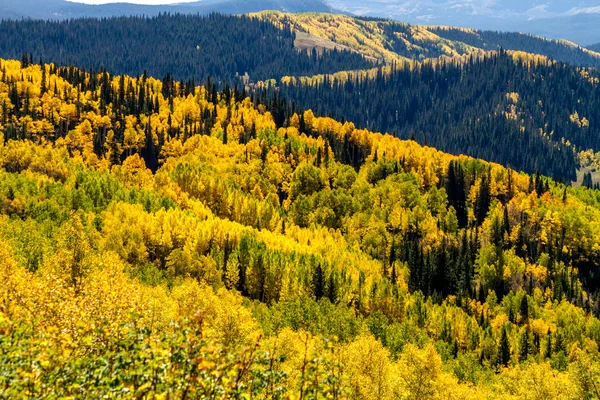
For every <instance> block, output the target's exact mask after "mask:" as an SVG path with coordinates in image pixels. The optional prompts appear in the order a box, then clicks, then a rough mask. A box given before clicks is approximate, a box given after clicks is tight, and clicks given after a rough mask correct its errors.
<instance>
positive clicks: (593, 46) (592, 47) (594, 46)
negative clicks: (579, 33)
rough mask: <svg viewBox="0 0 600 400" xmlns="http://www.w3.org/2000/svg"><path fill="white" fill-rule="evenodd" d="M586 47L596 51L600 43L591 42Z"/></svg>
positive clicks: (599, 50)
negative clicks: (591, 43)
mask: <svg viewBox="0 0 600 400" xmlns="http://www.w3.org/2000/svg"><path fill="white" fill-rule="evenodd" d="M587 48H588V49H590V50H592V51H596V52H600V43H596V44H593V45H591V46H588V47H587Z"/></svg>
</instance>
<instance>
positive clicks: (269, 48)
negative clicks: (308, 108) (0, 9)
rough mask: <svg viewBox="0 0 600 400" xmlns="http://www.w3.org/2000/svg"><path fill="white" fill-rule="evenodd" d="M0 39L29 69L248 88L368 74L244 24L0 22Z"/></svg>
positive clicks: (341, 56)
mask: <svg viewBox="0 0 600 400" xmlns="http://www.w3.org/2000/svg"><path fill="white" fill-rule="evenodd" d="M0 35H2V37H3V40H2V41H1V42H0V56H2V57H7V58H16V59H19V58H21V55H22V54H24V53H25V54H32V55H33V58H34V61H35V62H38V60H39V59H40V58H42V59H43V60H45V61H48V62H54V63H56V64H58V65H76V66H78V67H80V68H93V69H94V70H96V71H99V70H100V69H101V68H105V69H107V70H109V71H111V72H112V73H123V74H132V75H136V74H138V73H139V72H140V71H147V72H148V74H151V75H154V76H159V77H163V76H165V75H166V74H170V75H171V76H174V77H176V78H178V79H181V80H188V79H189V80H191V79H195V80H196V81H200V80H204V81H205V80H206V79H207V78H208V77H209V76H210V77H212V78H213V81H214V80H228V81H230V82H232V81H233V80H234V77H235V75H236V74H240V75H244V73H245V72H248V74H249V75H250V79H253V80H260V79H271V78H274V79H276V78H279V77H281V76H284V75H314V74H319V73H333V72H337V71H340V70H347V69H362V68H370V67H372V66H373V63H372V62H370V61H367V60H364V59H363V57H361V56H360V55H359V54H357V53H351V52H338V51H332V52H330V53H327V54H325V55H323V56H316V55H312V54H306V53H299V52H297V51H296V50H295V49H294V33H293V32H291V31H290V30H289V29H285V28H282V27H275V26H274V25H273V24H271V23H269V22H264V21H260V20H259V19H257V18H250V17H246V16H225V15H220V14H212V15H209V16H199V15H167V14H163V15H161V16H157V17H153V18H145V17H121V18H108V19H93V18H88V19H76V20H69V21H62V22H57V21H34V20H19V21H11V20H4V21H1V22H0ZM115 49H118V50H115Z"/></svg>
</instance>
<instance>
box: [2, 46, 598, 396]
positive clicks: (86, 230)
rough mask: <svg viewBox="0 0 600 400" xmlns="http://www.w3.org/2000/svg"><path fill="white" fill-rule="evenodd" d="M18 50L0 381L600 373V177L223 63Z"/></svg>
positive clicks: (101, 385) (368, 385)
mask: <svg viewBox="0 0 600 400" xmlns="http://www.w3.org/2000/svg"><path fill="white" fill-rule="evenodd" d="M490 60H493V62H495V63H497V64H501V63H502V59H501V57H496V58H494V59H490ZM487 62H492V61H487ZM504 68H505V69H506V70H507V71H510V68H509V66H508V65H505V66H504ZM0 70H1V71H2V76H1V79H0V99H1V102H2V104H3V107H2V114H1V118H0V121H1V125H0V131H1V132H2V133H3V134H4V140H3V141H1V142H0V143H2V145H1V146H0V167H1V169H0V176H1V179H0V258H1V259H2V262H1V263H0V274H1V279H2V282H3V284H2V285H1V286H0V349H1V351H0V365H2V374H0V396H2V397H7V398H22V397H35V398H39V397H122V398H140V397H166V398H175V397H176V398H180V397H181V398H183V397H193V398H202V397H206V398H252V399H257V398H274V399H283V398H288V396H293V397H294V398H299V399H321V398H332V399H342V398H347V399H373V400H374V399H398V398H402V399H424V398H427V399H442V398H444V399H447V398H454V397H459V398H462V399H486V398H487V399H515V398H519V399H521V398H531V399H537V398H556V399H582V398H593V397H594V396H595V395H596V391H595V387H596V385H597V384H598V380H599V379H600V354H599V352H598V345H599V343H600V320H598V319H597V316H598V315H599V314H600V307H599V305H600V303H599V296H598V293H600V292H599V290H598V289H599V288H600V281H599V279H600V274H599V271H598V262H599V260H600V259H599V256H600V254H599V253H600V225H599V224H598V221H600V192H598V191H594V190H590V189H587V188H572V187H567V186H565V185H562V184H559V183H556V182H554V181H552V180H550V179H548V178H545V177H543V176H540V175H536V176H531V175H529V176H528V175H525V174H522V173H517V172H515V171H512V170H510V169H506V168H504V167H502V166H500V165H497V164H491V163H488V162H485V161H480V160H476V159H473V158H469V157H466V156H452V155H449V154H446V153H442V152H440V151H437V150H434V149H433V148H430V147H422V146H420V145H419V144H417V143H416V142H414V141H402V140H399V139H397V138H394V137H392V136H389V135H381V134H378V133H372V132H369V131H366V130H360V129H356V128H355V126H354V125H353V124H352V123H349V122H345V123H341V122H337V121H335V120H333V119H330V118H318V117H315V116H314V115H313V113H312V112H311V111H305V112H302V113H300V114H295V113H294V114H291V115H289V116H288V117H287V118H284V119H283V120H280V119H279V115H280V111H279V110H278V108H279V106H280V104H281V103H279V102H276V101H272V100H271V101H268V102H262V101H261V100H260V98H259V96H251V97H247V96H246V95H245V94H244V93H243V92H241V91H239V90H235V89H233V90H228V91H226V92H223V93H219V92H217V91H216V90H215V87H214V86H213V85H212V84H207V85H205V86H199V87H193V86H191V85H189V84H185V83H180V82H176V81H173V80H171V79H164V80H162V81H160V80H156V79H154V78H151V77H149V76H145V75H141V76H138V77H136V78H132V77H128V76H111V75H109V74H108V73H106V72H102V73H99V74H92V75H90V74H87V73H84V72H81V71H79V70H77V69H74V68H61V67H55V66H54V65H38V64H31V65H26V66H25V65H22V64H21V63H20V62H18V61H0Z"/></svg>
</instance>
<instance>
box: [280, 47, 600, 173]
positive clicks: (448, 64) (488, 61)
mask: <svg viewBox="0 0 600 400" xmlns="http://www.w3.org/2000/svg"><path fill="white" fill-rule="evenodd" d="M599 93H600V92H599V91H598V72H597V70H595V69H581V68H576V67H572V66H568V65H565V64H560V63H556V62H550V61H548V60H547V59H545V58H543V57H537V56H531V55H528V54H526V53H519V52H517V53H510V54H509V53H506V52H504V51H500V52H499V53H494V54H490V55H487V56H484V57H480V58H472V57H470V58H462V59H453V60H450V61H443V60H441V61H438V62H435V63H429V62H424V63H412V64H407V63H403V64H395V65H393V66H391V67H384V68H381V69H375V70H371V71H368V72H365V71H361V72H350V73H346V72H345V73H339V74H335V75H332V76H325V77H324V76H317V77H313V78H294V77H288V78H284V79H282V80H281V83H280V85H279V87H278V88H277V89H276V93H275V97H276V98H277V99H283V98H285V99H287V100H288V102H294V103H295V104H296V106H299V107H301V108H311V107H313V108H314V111H315V113H316V114H318V115H324V116H329V115H332V116H333V117H334V118H337V119H345V120H347V121H352V122H353V123H355V124H356V125H357V126H359V127H361V128H367V129H372V130H377V131H381V132H389V133H393V134H395V135H397V136H398V137H400V138H403V139H409V138H414V139H416V140H417V141H418V142H419V143H422V144H429V145H431V146H434V147H436V148H439V149H441V150H444V151H448V152H451V153H454V154H468V155H471V156H475V157H481V158H484V159H487V160H490V161H495V162H498V163H501V164H503V165H505V166H511V167H512V168H515V169H516V170H523V171H526V172H529V173H536V172H537V171H541V172H542V173H543V174H546V175H549V176H553V177H555V178H558V179H563V180H565V181H571V180H575V173H576V169H577V166H578V156H577V153H578V152H579V151H581V150H587V149H593V150H594V151H596V152H597V151H598V150H600V121H599V120H598V112H597V110H598V107H599V105H600V97H599V96H600V95H599ZM288 112H291V111H288Z"/></svg>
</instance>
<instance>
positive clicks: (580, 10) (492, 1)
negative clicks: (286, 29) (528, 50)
mask: <svg viewBox="0 0 600 400" xmlns="http://www.w3.org/2000/svg"><path fill="white" fill-rule="evenodd" d="M328 2H329V4H330V5H331V6H332V7H334V8H337V9H340V10H342V11H345V12H349V13H352V14H355V15H363V16H376V17H385V18H392V19H397V20H401V21H406V22H411V23H419V24H427V25H453V26H462V27H470V28H477V29H486V30H502V31H512V30H516V31H520V32H526V33H532V34H536V35H542V36H545V37H549V38H553V39H569V40H572V41H574V42H576V43H579V44H583V45H589V44H591V43H597V42H599V41H600V2H598V0H329V1H328Z"/></svg>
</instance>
